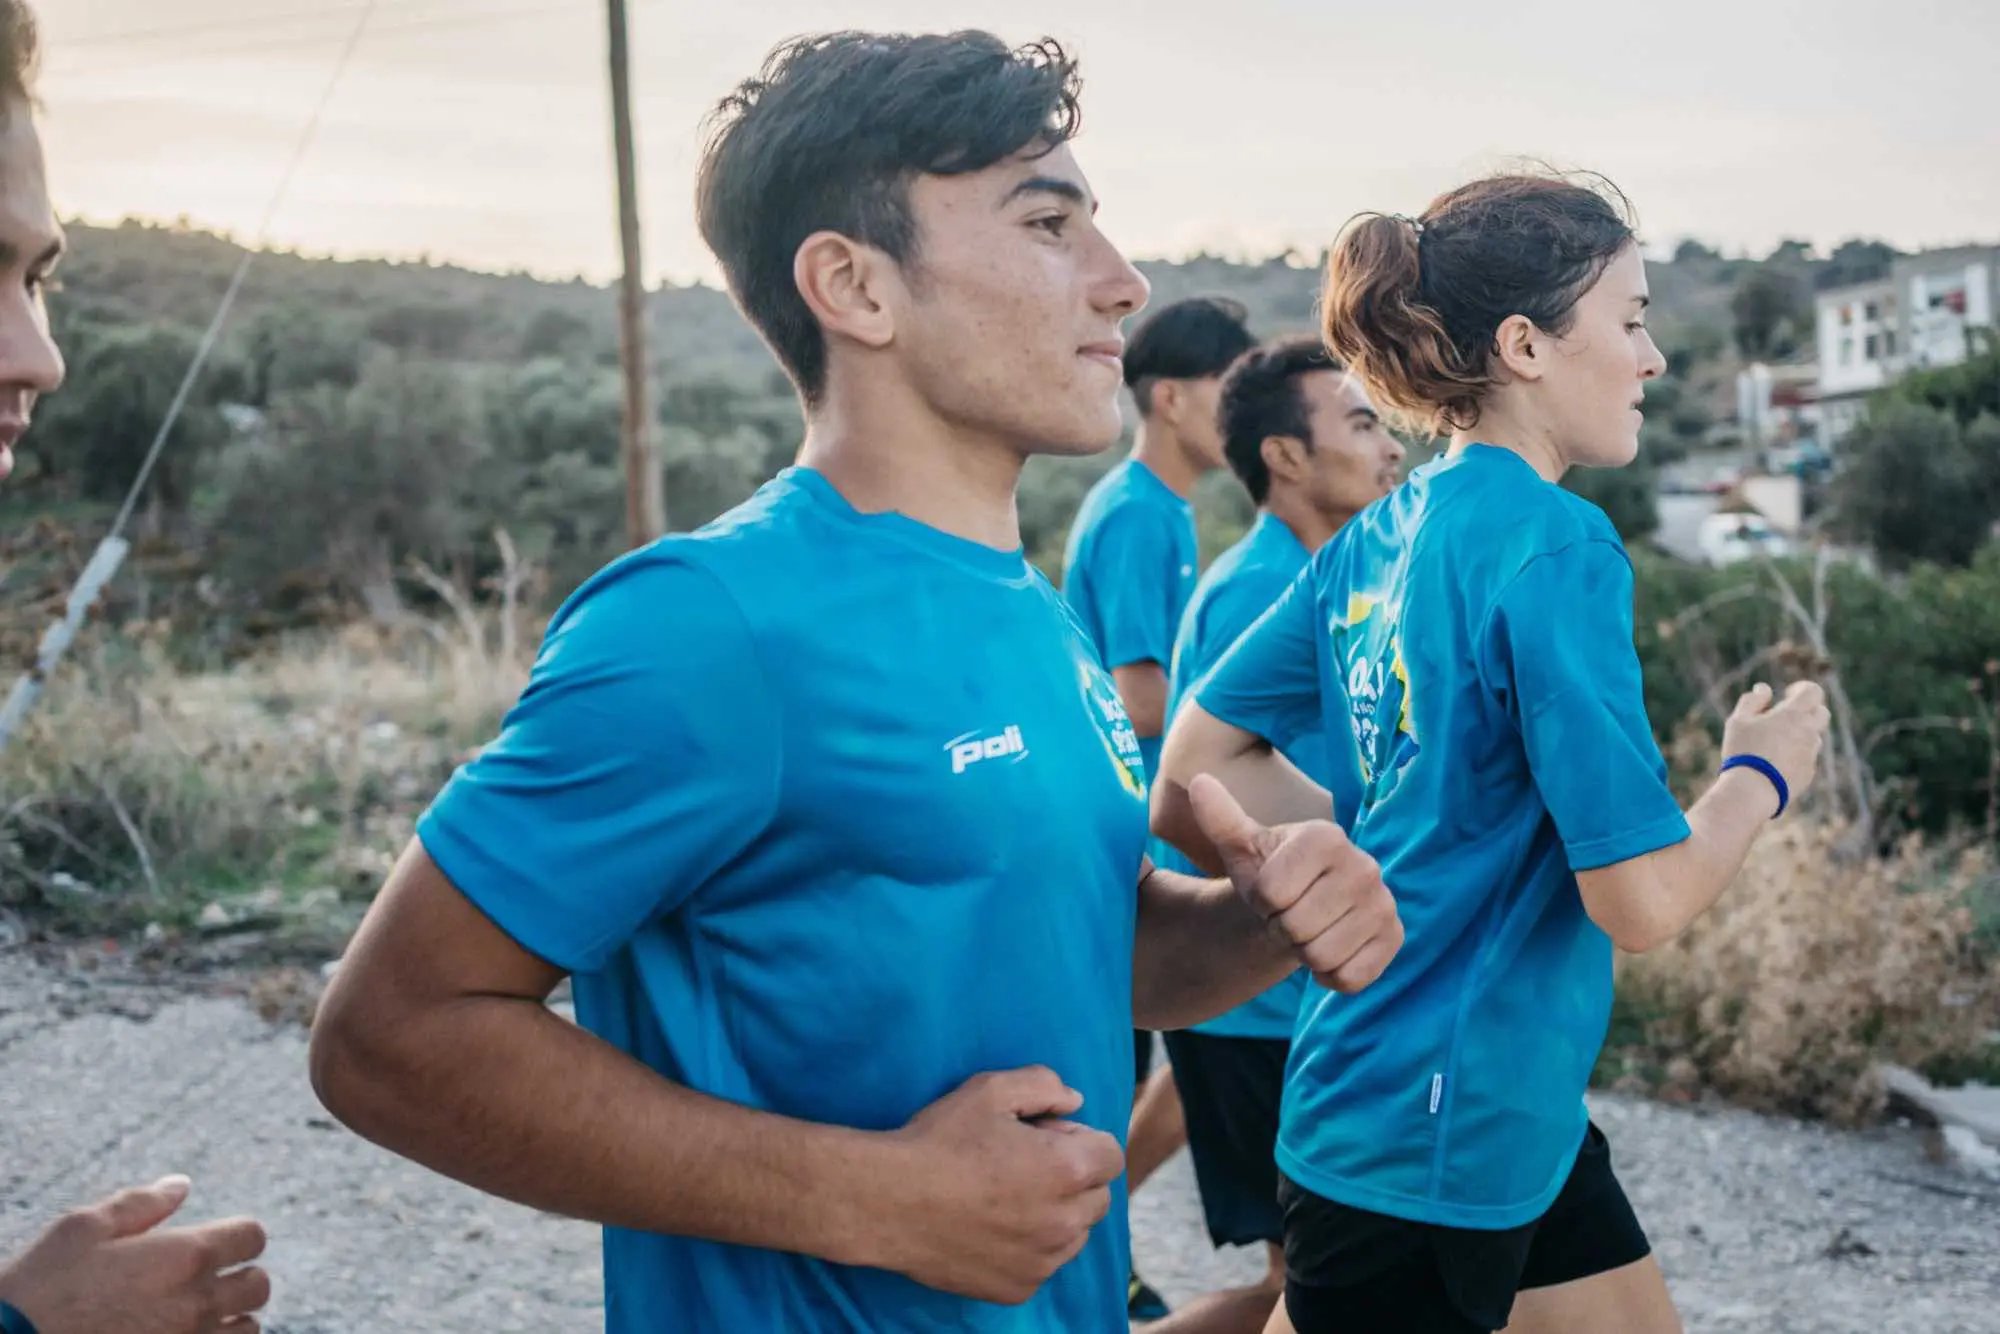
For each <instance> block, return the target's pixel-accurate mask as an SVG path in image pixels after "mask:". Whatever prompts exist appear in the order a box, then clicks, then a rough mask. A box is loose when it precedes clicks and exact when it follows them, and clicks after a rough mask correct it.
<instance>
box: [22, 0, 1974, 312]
mask: <svg viewBox="0 0 2000 1334" xmlns="http://www.w3.org/2000/svg"><path fill="white" fill-rule="evenodd" d="M283 2H284V3H286V4H287V5H288V7H286V8H283V9H280V10H277V11H275V12H269V11H268V10H267V7H266V6H264V5H262V4H248V3H244V0H42V3H41V4H40V6H39V9H40V15H41V19H42V24H43V29H44V37H45V45H46V51H45V55H44V68H43V77H42V89H41V92H42V100H43V102H44V104H45V110H44V121H43V123H44V126H45V133H46V137H47V140H48V146H49V155H50V159H51V177H52V188H53V192H54V195H55V200H56V204H57V208H58V210H59V212H60V213H62V215H63V216H64V217H65V218H67V219H70V220H75V221H84V222H90V223H97V224H103V225H114V224H116V223H117V222H119V221H121V220H123V219H126V218H133V219H138V220H142V221H149V222H157V223H167V224H171V223H173V222H175V221H177V220H179V219H183V218H184V219H186V220H187V222H188V223H189V224H190V225H192V226H195V227H197V228H201V229H203V230H209V231H215V232H218V233H222V234H225V235H229V236H231V237H232V238H233V239H235V240H237V241H239V242H243V243H246V244H247V243H251V242H254V241H255V240H256V239H257V237H256V236H255V234H254V233H255V231H256V227H257V222H258V219H259V218H260V217H261V216H262V215H263V213H264V211H265V209H266V206H267V205H268V203H269V201H270V198H271V196H272V193H273V191H274V189H275V188H276V186H277V184H278V180H279V177H280V175H281V173H282V171H283V168H284V165H285V162H286V160H287V159H288V158H289V157H290V155H291V151H292V148H293V145H294V144H295V143H296V141H297V139H298V135H299V133H300V131H301V129H302V128H303V127H304V125H305V122H306V120H307V117H308V115H309V113H310V112H311V109H312V107H313V105H314V104H315V103H316V102H317V101H318V98H319V95H320V92H321V89H322V87H323V86H324V84H325V82H326V79H327V77H328V75H329V74H330V73H331V72H332V70H333V67H334V64H335V61H336V59H337V57H338V55H339V53H340V50H341V49H342V47H343V46H344V45H345V44H346V41H347V38H348V34H349V32H350V31H351V29H352V26H353V24H354V22H355V20H356V19H357V18H358V17H359V16H360V13H361V11H362V8H363V5H362V4H361V3H360V0H283ZM628 2H629V7H630V9H631V24H632V74H633V85H634V115H635V119H636V121H637V141H638V154H639V176H640V196H641V199H640V206H641V210H642V214H643V218H644V224H645V246H644V249H645V275H646V278H647V281H648V282H649V284H658V283H661V282H673V283H681V284H685V283H689V282H695V281H700V282H706V283H710V284H713V283H714V282H715V281H716V276H717V275H716V272H715V269H714V265H713V262H712V261H711V260H710V258H709V256H708V255H707V253H706V251H705V250H704V249H703V248H702V246H701V243H700V239H699V237H698V235H697V234H696V231H695V227H694V219H693V208H692V187H693V176H694V168H695V162H696V159H697V155H698V152H699V147H700V129H701V121H702V118H703V116H704V114H705V113H706V111H707V109H708V108H709V107H710V106H712V105H713V104H714V102H715V101H716V99H718V98H719V97H721V96H722V95H723V94H724V93H726V92H728V91H729V89H730V87H731V86H732V85H733V84H734V83H735V82H736V80H737V79H739V78H741V77H742V76H743V75H745V74H748V73H750V72H751V71H752V70H754V69H755V68H756V66H757V65H758V63H759V62H761V60H762V59H763V57H764V55H765V53H766V52H767V51H768V50H769V49H770V47H771V46H772V45H774V44H775V43H776V42H778V41H780V40H782V39H784V38H785V37H787V36H790V35H793V34H795V33H799V32H808V31H816V30H822V29H825V28H828V27H838V26H852V27H864V28H878V29H900V30H909V29H912V28H918V29H924V30H933V31H935V30H942V29H949V28H954V27H964V26H978V27H986V28H990V29H992V30H993V31H995V32H998V33H1000V34H1001V35H1002V36H1003V37H1005V38H1006V39H1007V40H1009V41H1025V40H1028V39H1030V38H1033V37H1037V36H1040V35H1042V34H1044V33H1046V34H1049V35H1053V36H1055V37H1057V38H1058V39H1059V40H1062V41H1063V42H1064V44H1065V46H1066V47H1067V48H1068V49H1069V50H1071V51H1072V52H1073V53H1075V54H1076V55H1077V56H1078V57H1079V59H1080V61H1081V63H1082V68H1083V75H1084V129H1083V134H1082V135H1081V137H1080V138H1079V139H1078V140H1077V143H1076V146H1075V147H1076V153H1077V157H1078V161H1079V162H1080V164H1081V165H1082V167H1083V169H1084V171H1085V173H1086V174H1087V175H1088V176H1089V177H1090V178H1091V181H1092V183H1093V186H1094V187H1095V189H1096V190H1097V192H1098V194H1099V195H1100V196H1101V198H1102V200H1103V213H1102V215H1101V216H1102V221H1103V224H1104V226H1105V228H1106V229H1107V231H1109V232H1110V234H1111V235H1112V236H1113V238H1114V239H1115V240H1116V241H1117V242H1118V243H1119V244H1120V245H1121V246H1122V247H1123V248H1124V249H1125V250H1126V251H1127V253H1129V254H1131V255H1133V256H1135V257H1139V258H1145V259H1167V260H1174V259H1183V258H1187V257H1189V256H1192V255H1195V254H1198V253H1206V254H1210V255H1217V256H1222V257H1227V258H1233V259H1250V260H1256V259H1263V258H1268V257H1270V256H1273V255H1277V254H1280V253H1283V252H1285V251H1286V250H1288V249H1289V250H1296V251H1299V252H1302V253H1305V254H1308V255H1314V254H1317V253H1318V252H1319V251H1320V250H1321V249H1322V248H1323V247H1324V246H1325V245H1326V244H1327V242H1328V241H1329V240H1330V239H1331V238H1332V236H1333V234H1334V232H1335V231H1336V230H1337V229H1338V227H1339V225H1340V223H1341V222H1342V221H1343V220H1345V219H1346V218H1347V217H1349V216H1351V215H1352V214H1353V213H1355V212H1357V211H1360V210H1363V209H1381V210H1385V211H1400V212H1412V213H1413V212H1416V211H1418V210H1420V209H1421V208H1422V207H1423V205H1424V203H1425V202H1426V201H1427V200H1428V199H1429V198H1431V197H1432V196H1433V195H1435V194H1437V193H1439V192H1441V191H1443V190H1445V189H1448V188H1450V187H1451V186H1453V185H1455V184H1457V183H1459V182H1460V181H1462V180H1465V179H1467V178H1469V177H1471V176H1473V175H1476V174H1478V173H1480V172H1482V171H1486V170H1491V169H1493V168H1495V167H1498V166H1504V165H1506V164H1508V163H1509V162H1512V161H1516V160H1519V159H1521V158H1535V159H1541V160H1547V161H1550V162H1552V163H1553V164H1555V165H1557V166H1560V167H1564V168H1585V169H1590V170H1596V171H1601V172H1603V173H1604V174H1606V175H1607V176H1609V177H1610V178H1611V179H1613V180H1614V181H1616V182H1617V183H1618V184H1619V186H1620V187H1621V188H1623V189H1624V191H1625V192H1626V194H1627V195H1628V196H1630V197H1631V198H1632V200H1633V202H1634V204H1635V205H1636V207H1637V209H1638V211H1639V214H1640V221H1641V228H1642V233H1643V235H1644V236H1645V238H1646V239H1647V241H1648V243H1649V245H1650V246H1651V247H1653V248H1654V249H1656V250H1670V249H1671V248H1672V247H1673V245H1674V244H1676V243H1677V242H1679V241H1680V240H1682V239H1685V238H1690V237H1691V238H1693V239H1696V240H1699V241H1701V242H1703V243H1704V244H1707V245H1711V246H1714V247H1716V248H1717V249H1719V250H1721V251H1723V252H1724V253H1726V254H1731V255H1735V254H1749V255H1753V256H1761V255H1763V254H1766V253H1768V252H1769V251H1770V250H1771V249H1772V248H1773V247H1774V246H1775V245H1776V244H1777V243H1778V242H1779V241H1780V240H1782V239H1785V238H1788V237H1796V238H1798V239H1802V240H1807V241H1810V242H1812V243H1813V244H1814V245H1815V246H1817V247H1818V248H1820V249H1821V250H1822V251H1825V250H1830V249H1831V248H1832V247H1833V246H1834V245H1835V244H1837V243H1838V242H1840V241H1842V240H1845V239H1849V238H1853V237H1864V238H1870V239H1880V240H1884V241H1887V242H1889V243H1891V244H1893V245H1895V246H1897V247H1898V248H1899V249H1903V250H1922V249H1930V248H1936V247H1940V246H1947V245H1955V244H1964V243H1969V242H1991V241H1993V240H1995V239H2000V168H1996V167H1995V166H1994V165H1993V164H1996V163H2000V117H1996V116H1994V115H1992V114H1991V110H1990V108H1991V98H1990V90H1989V89H1988V88H1987V87H1985V86H1984V85H1983V84H1982V82H1981V80H1982V72H1981V70H1980V68H1979V64H1980V62H1978V61H1977V60H1976V59H1975V58H1974V53H1976V52H1979V51H1982V50H1984V51H1991V50H1994V49H2000V7H1983V6H1982V7H1978V8H1974V7H1971V6H1966V5H1954V4H1946V3H1938V2H1937V0H1913V2H1912V3H1907V4H1904V5H1902V6H1899V7H1898V9H1897V10H1896V11H1895V12H1894V15H1893V19H1889V18H1884V17H1882V16H1881V14H1880V13H1879V11H1876V10H1874V9H1872V8H1871V7H1869V6H1865V5H1862V4H1860V3H1858V2H1857V0H1844V2H1835V0H1827V2H1826V3H1821V4H1817V5H1812V6H1806V5H1793V4H1789V3H1766V4H1761V5H1754V4H1753V5H1742V4H1738V5H1728V4H1724V3H1721V0H1690V2H1689V3H1687V4H1684V5H1682V6H1680V7H1679V8H1678V9H1677V10H1674V11H1671V12H1669V11H1661V10H1655V11H1652V12H1651V13H1645V12H1641V11H1640V10H1638V9H1636V8H1630V7H1628V8H1612V9H1607V8H1605V7H1603V6H1599V5H1588V6H1586V5H1580V4H1563V3H1553V2H1540V3H1538V2H1537V0H1518V2H1517V3H1516V4H1514V5H1512V6H1511V7H1510V8H1508V9H1507V10H1505V11H1500V10H1496V9H1494V8H1492V7H1489V6H1474V5H1470V4H1463V5H1457V6H1453V7H1451V8H1452V12H1451V13H1450V14H1448V15H1445V16H1443V17H1438V9H1437V8H1436V7H1433V9H1432V10H1431V11H1430V15H1431V17H1430V18H1429V20H1428V21H1426V20H1425V19H1424V18H1420V17H1418V16H1416V15H1412V14H1404V13H1390V12H1385V11H1384V9H1383V7H1381V6H1379V5H1374V6H1360V5H1349V4H1341V3H1327V2H1325V0H1321V2H1320V3H1286V2H1285V0H1240V2H1239V3H1237V4H1235V5H1232V6H1231V7H1230V8H1229V10H1228V23H1227V24H1226V25H1218V24H1217V23H1216V22H1215V21H1214V19H1213V17H1212V13H1213V10H1212V7H1198V6H1195V5H1193V4H1190V3H1186V0H1150V3H1145V4H1143V5H1142V4H1140V3H1139V2H1138V0H1070V3H1068V4H1063V5H1058V4H1056V3H1054V0H1018V2H1017V3H1011V4H1006V5H1000V4H992V3H988V4H977V3H964V2H962V0H928V2H926V3H915V2H913V0H846V2H845V3H842V4H839V5H829V4H827V3H825V2H824V0H819V2H818V3H807V0H755V2H754V3H748V4H743V5H740V6H737V7H736V8H735V9H733V10H732V11H730V12H727V13H725V12H720V11H716V12H702V13H693V14H690V13H689V12H687V10H686V9H685V8H684V7H683V6H679V5H674V4H669V3H663V2H662V0H628ZM1176 15H1186V16H1187V18H1186V19H1185V20H1183V21H1176V20H1175V16H1176ZM1793 15H1796V16H1797V17H1792V16H1793ZM1572 16H1574V17H1572ZM603 28H604V19H603V6H602V3H601V0H488V3H485V4H478V3H475V0H378V4H377V6H376V12H375V14H374V16H373V18H372V19H371V20H370V26H369V28H368V30H367V32H366V34H365V35H364V37H363V39H362V41H361V44H360V46H359V47H358V48H357V52H356V55H355V58H354V60H353V62H352V64H351V65H350V67H349V68H348V71H347V73H346V75H345V77H344V78H343V80H342V82H341V84H340V86H339V88H338V89H337V91H336V93H335V95H334V98H333V100H332V102H331V103H330V105H329V108H328V111H327V114H326V117H325V120H324V122H323V124H322V125H321V127H320V130H319V133H318V135H317V137H316V139H315V141H314V143H313V145H312V146H311V148H310V149H309V151H308V152H307V154H306V156H305V158H304V160H303V163H302V165H301V168H300V170H299V172H298V174H297V177H296V179H295V180H294V182H293V187H292V190H291V192H290V194H289V196H288V198H287V201H286V203H285V205H284V206H283V207H282V208H281V209H280V210H279V212H278V214H277V216H276V218H275V220H274V225H273V227H272V230H271V233H270V236H269V237H268V238H267V239H268V243H269V244H270V245H271V246H272V247H274V248H277V249H287V250H296V251H298V252H300V253H303V254H308V255H324V256H329V257H333V258H339V259H390V260H416V259H420V258H428V259H430V260H433V261H435V262H439V263H449V264H455V265H460V266H462V267H466V268H471V269H477V270H485V271H490V272H517V271H525V272H528V273H531V274H534V275H536V276H539V277H544V278H552V279H558V280H560V279H567V278H571V277H582V278H584V279H586V280H588V281H592V282H603V281H605V280H606V279H608V278H610V277H611V276H613V275H614V274H615V272H616V270H617V263H618V252H617V235H616V226H615V215H614V211H613V210H614V199H613V193H612V174H611V151H610V129H609V110H608V99H609V94H608V92H607V89H606V80H605V74H604V31H603ZM1989 77H1990V76H1989ZM1350 125H1351V126H1353V127H1354V128H1352V129H1348V128H1344V127H1347V126H1350ZM1982 163H1983V164H1986V165H1985V166H1983V167H1982V166H1980V165H1979V164H1982Z"/></svg>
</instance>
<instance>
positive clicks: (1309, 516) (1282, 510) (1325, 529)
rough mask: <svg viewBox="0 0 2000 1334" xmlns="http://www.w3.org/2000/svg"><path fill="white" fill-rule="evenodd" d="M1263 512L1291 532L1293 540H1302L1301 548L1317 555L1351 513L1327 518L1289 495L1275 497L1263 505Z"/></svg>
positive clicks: (1272, 496) (1300, 499)
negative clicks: (1315, 552) (1294, 538)
mask: <svg viewBox="0 0 2000 1334" xmlns="http://www.w3.org/2000/svg"><path fill="white" fill-rule="evenodd" d="M1264 512H1265V513H1266V514H1269V515H1270V516H1271V517H1272V518H1274V519H1276V520H1277V521H1278V522H1279V523H1282V524H1283V525H1285V527H1287V528H1289V529H1291V530H1292V536H1293V537H1296V538H1298V539H1299V545H1300V546H1302V547H1304V548H1305V549H1306V550H1307V551H1318V550H1319V549H1320V548H1321V547H1323V546H1325V545H1326V544H1327V542H1328V540H1329V539H1331V538H1332V537H1333V535H1334V534H1335V533H1337V532H1339V531H1340V530H1341V529H1342V528H1343V527H1344V526H1346V524H1347V521H1348V520H1349V519H1351V518H1353V517H1354V515H1353V514H1352V513H1346V514H1335V515H1326V514H1322V513H1321V512H1320V511H1318V510H1316V509H1314V508H1313V507H1312V506H1311V505H1309V504H1307V503H1306V502H1305V500H1304V498H1303V497H1300V496H1295V495H1292V494H1290V493H1289V492H1287V493H1284V494H1278V493H1273V494H1272V495H1271V496H1269V497H1267V498H1266V499H1265V501H1264Z"/></svg>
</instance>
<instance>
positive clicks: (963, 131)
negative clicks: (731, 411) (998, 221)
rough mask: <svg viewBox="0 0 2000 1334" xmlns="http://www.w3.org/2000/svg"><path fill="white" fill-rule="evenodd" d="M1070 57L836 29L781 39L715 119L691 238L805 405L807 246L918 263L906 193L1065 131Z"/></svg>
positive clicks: (991, 40) (1046, 47)
mask: <svg viewBox="0 0 2000 1334" xmlns="http://www.w3.org/2000/svg"><path fill="white" fill-rule="evenodd" d="M1079 88H1080V83H1079V79H1078V76H1077V68H1076V63H1075V62H1074V61H1073V60H1071V59H1070V57H1069V56H1068V55H1067V54H1065V53H1064V51H1063V49H1062V47H1061V46H1059V45H1057V44H1056V43H1055V42H1054V41H1052V40H1049V39H1046V38H1045V39H1043V40H1041V41H1038V42H1032V43H1030V44H1028V45H1026V46H1022V47H1008V46H1007V45H1006V44H1004V43H1003V42H1002V41H1001V40H1000V39H999V38H997V37H995V36H993V35H992V34H990V33H985V32H970V31H968V32H955V33H948V34H926V35H922V36H910V35H907V34H901V33H867V32H836V33H827V34H822V35H819V36H813V37H804V38H799V39H797V40H794V41H791V42H787V43H786V44H784V45H782V46H780V47H778V48H777V49H776V50H775V51H773V52H772V53H771V55H770V56H769V58H768V59H766V61H765V62H764V67H763V69H762V70H760V71H759V72H758V73H757V74H756V75H755V76H754V77H752V78H750V79H747V80H745V81H744V82H743V83H742V84H741V85H739V86H738V87H737V89H736V91H734V92H732V93H731V94H730V95H729V96H728V97H726V98H724V99H723V100H722V102H721V104H720V105H719V106H718V107H717V108H716V109H715V113H714V115H713V118H712V128H711V132H710V135H709V139H708V143H707V145H706V147H705V149H704V151H703V154H702V161H701V169H700V174H699V178H698V184H697V186H696V190H695V204H696V214H697V217H698V219H699V221H700V226H701V235H702V239H703V240H704V241H706V242H707V243H708V247H709V249H710V250H712V251H713V252H714V253H715V257H716V259H717V260H718V261H720V262H721V265H722V270H723V273H724V275H725V276H726V277H727V279H728V282H729V290H730V292H731V293H732V294H733V295H734V296H735V298H736V301H737V304H738V305H740V306H741V307H742V308H743V312H744V314H745V315H746V316H748V317H749V319H750V322H751V323H752V324H754V325H756V327H757V329H758V331H759V332H760V333H762V334H763V336H764V339H765V341H766V342H768V343H769V344H770V345H771V350H772V351H773V352H774V353H776V354H777V357H778V360H779V361H780V362H781V363H783V365H784V367H785V370H786V371H787V372H788V373H789V374H790V375H791V377H792V380H793V381H794V383H796V384H797V385H798V387H799V392H800V393H801V394H802V395H803V396H804V398H805V400H806V402H807V403H808V404H812V403H816V402H818V400H819V398H820V396H821V395H822V393H823V392H824V391H825V388H826V339H825V335H824V334H823V332H822V331H821V329H820V327H819V324H818V322H817V321H816V320H815V319H814V318H813V315H812V312H811V311H810V310H809V309H808V308H807V307H806V303H805V299H804V298H803V297H802V296H801V295H800V294H799V290H798V285H797V283H796V282H795V281H794V280H793V277H792V262H793V259H794V257H795V256H796V255H797V254H798V248H799V246H800V244H801V243H803V242H804V241H805V239H806V238H807V237H808V236H811V235H812V234H813V233H814V232H818V231H834V232H839V233H840V234H841V235H843V236H848V237H852V238H853V239H854V240H856V241H860V242H863V243H865V244H867V245H871V246H874V247H876V248H877V249H880V250H882V251H884V252H886V253H887V254H888V255H890V256H891V257H892V258H894V259H895V260H896V261H897V262H898V263H904V262H908V261H910V260H911V259H913V258H915V257H916V256H917V250H918V242H919V239H920V238H919V237H918V236H917V229H916V223H915V220H914V218H913V217H912V216H911V214H910V200H909V191H910V183H911V182H912V181H913V180H914V179H915V178H916V177H918V176H953V175H961V174H964V173H967V172H975V171H980V170H983V169H984V168H986V167H990V166H992V165H993V164H994V163H996V162H999V161H1000V160H1002V159H1003V158H1006V157H1009V156H1012V155H1013V154H1015V153H1019V152H1021V151H1023V150H1031V149H1040V150H1042V151H1047V150H1050V149H1054V148H1055V147H1056V146H1058V145H1059V144H1062V143H1064V142H1065V141H1067V140H1068V139H1069V138H1071V137H1072V136H1073V135H1074V134H1075V133H1076V131H1077V128H1078V125H1079V122H1080V113H1079V110H1078V106H1077V94H1078V91H1079Z"/></svg>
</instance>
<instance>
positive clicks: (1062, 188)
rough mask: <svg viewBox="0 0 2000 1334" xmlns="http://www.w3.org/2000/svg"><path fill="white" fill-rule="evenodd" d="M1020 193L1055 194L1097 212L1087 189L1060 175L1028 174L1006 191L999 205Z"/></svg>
mask: <svg viewBox="0 0 2000 1334" xmlns="http://www.w3.org/2000/svg"><path fill="white" fill-rule="evenodd" d="M1022 195H1055V196H1056V197H1057V198H1060V199H1067V200H1069V202H1070V203H1072V204H1080V205H1083V206H1084V207H1087V208H1088V209H1089V210H1090V211H1091V212H1092V213H1095V212H1097V201H1096V200H1095V199H1092V198H1091V197H1090V194H1089V192H1088V191H1086V190H1085V189H1084V188H1083V187H1082V186H1080V185H1078V184H1077V183H1076V182H1075V181H1066V180H1064V179H1063V178H1062V177H1060V176H1030V177H1029V178H1028V179H1027V180H1025V181H1021V182H1019V183H1018V184H1016V185H1015V186H1014V188H1013V189H1011V190H1009V191H1008V192H1007V197H1006V198H1005V199H1002V200H1001V201H1000V207H1002V208H1005V207H1007V206H1008V205H1009V204H1011V203H1013V202H1014V201H1015V200H1016V199H1019V198H1020V197H1021V196H1022Z"/></svg>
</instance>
